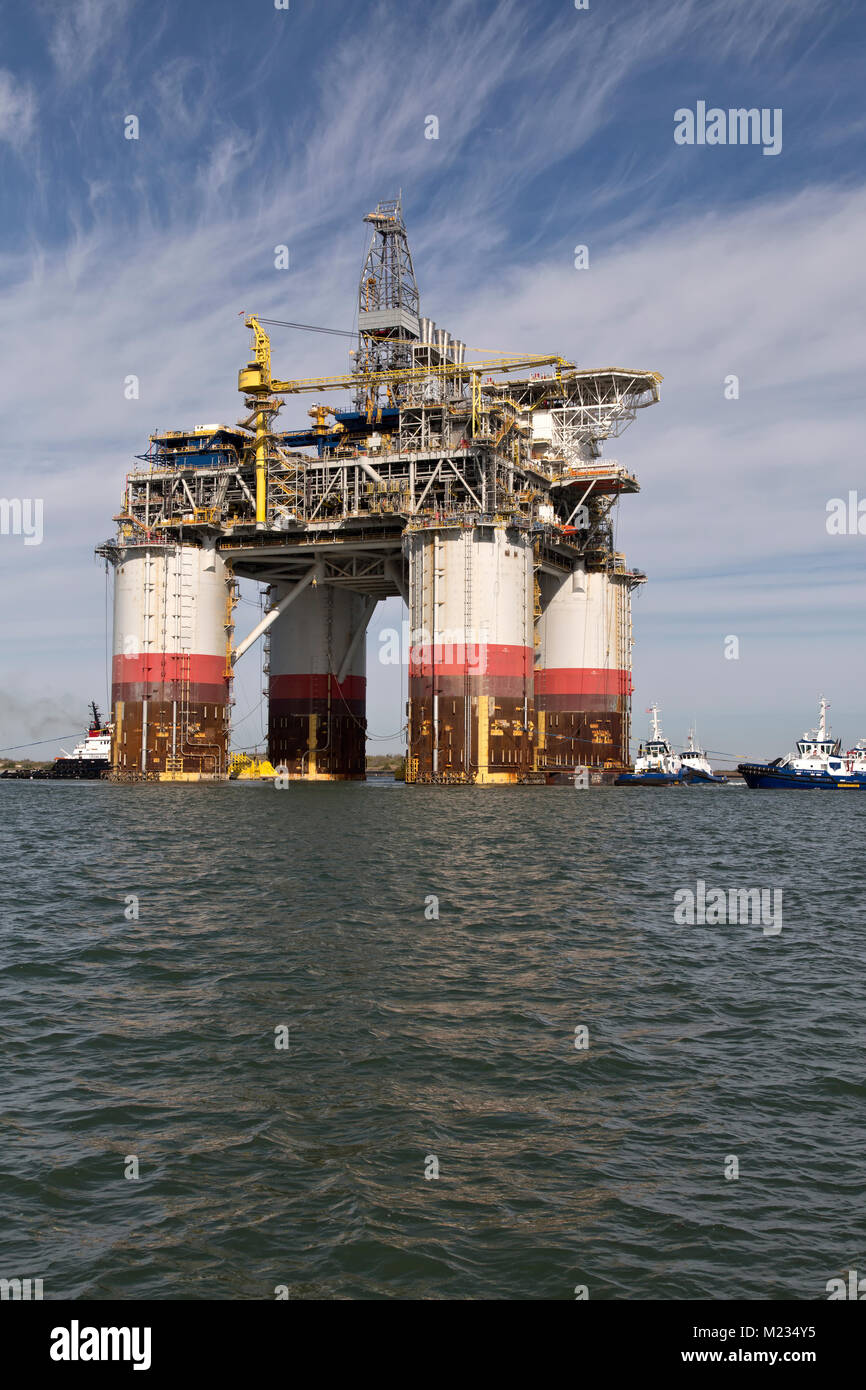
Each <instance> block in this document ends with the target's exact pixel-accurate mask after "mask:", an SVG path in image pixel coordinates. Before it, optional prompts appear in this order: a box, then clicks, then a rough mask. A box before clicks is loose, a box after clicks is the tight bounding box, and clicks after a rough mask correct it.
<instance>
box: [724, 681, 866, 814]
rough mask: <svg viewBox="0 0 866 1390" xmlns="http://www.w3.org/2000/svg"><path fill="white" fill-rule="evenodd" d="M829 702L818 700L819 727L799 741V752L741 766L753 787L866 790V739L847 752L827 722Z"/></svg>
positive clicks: (741, 770)
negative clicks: (834, 736)
mask: <svg viewBox="0 0 866 1390" xmlns="http://www.w3.org/2000/svg"><path fill="white" fill-rule="evenodd" d="M829 708H830V705H829V702H828V701H827V700H825V699H824V696H823V695H821V696H820V698H819V700H818V727H817V729H812V730H811V732H806V733H805V734H804V735H803V737H802V738H800V739H798V740H797V751H796V753H788V754H787V756H786V757H784V758H774V759H773V761H772V762H771V763H740V766H739V769H738V770H739V771H740V772H741V773H742V775H743V779H744V780H745V782H746V784H747V785H748V786H750V787H753V788H759V789H762V790H764V789H775V790H779V789H782V788H785V787H790V788H793V789H795V790H797V791H800V790H804V791H808V790H810V789H811V788H813V787H819V788H823V789H824V790H831V791H832V790H841V791H858V790H859V789H860V788H861V787H862V788H866V739H860V741H859V743H856V744H855V745H854V747H853V748H849V749H848V751H847V753H842V752H841V751H840V750H841V747H842V740H841V739H838V738H833V737H832V736H831V734H830V728H829V725H828V723H827V710H828V709H829Z"/></svg>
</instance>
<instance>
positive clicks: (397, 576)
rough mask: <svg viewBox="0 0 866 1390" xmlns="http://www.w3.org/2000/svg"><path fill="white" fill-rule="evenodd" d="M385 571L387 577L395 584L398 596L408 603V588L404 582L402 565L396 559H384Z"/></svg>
mask: <svg viewBox="0 0 866 1390" xmlns="http://www.w3.org/2000/svg"><path fill="white" fill-rule="evenodd" d="M385 573H386V574H387V576H388V578H389V579H391V580H392V581H393V583H394V584H395V585H396V586H397V588H398V589H399V590H400V597H401V598H402V600H403V602H404V603H408V602H409V588H408V585H407V584H406V581H405V579H404V578H403V566H402V565H401V564H400V563H399V562H398V561H397V560H386V561H385Z"/></svg>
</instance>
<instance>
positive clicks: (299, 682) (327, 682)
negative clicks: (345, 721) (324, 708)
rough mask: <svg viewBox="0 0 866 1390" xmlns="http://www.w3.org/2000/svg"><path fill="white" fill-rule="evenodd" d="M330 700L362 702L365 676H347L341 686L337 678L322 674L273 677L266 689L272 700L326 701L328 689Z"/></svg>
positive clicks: (365, 681) (365, 685) (365, 686)
mask: <svg viewBox="0 0 866 1390" xmlns="http://www.w3.org/2000/svg"><path fill="white" fill-rule="evenodd" d="M329 687H330V694H331V698H332V699H337V700H339V699H340V697H341V696H343V698H344V699H346V700H363V699H364V696H365V694H366V691H367V678H366V676H347V677H346V679H345V680H344V681H343V683H342V685H340V684H338V682H337V677H336V676H335V675H331V674H329V673H328V672H325V673H324V674H319V673H316V674H311V675H305V676H298V675H274V676H271V680H270V685H269V687H268V689H269V692H270V697H271V699H272V700H326V699H327V698H328V689H329Z"/></svg>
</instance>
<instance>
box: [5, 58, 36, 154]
mask: <svg viewBox="0 0 866 1390" xmlns="http://www.w3.org/2000/svg"><path fill="white" fill-rule="evenodd" d="M38 107H39V103H38V100H37V97H36V93H35V91H34V89H33V87H32V86H31V85H30V84H29V83H28V82H25V81H22V80H21V79H19V78H18V77H16V76H15V75H14V73H11V72H7V71H6V70H5V69H4V68H0V140H2V141H5V143H6V144H7V145H10V146H11V147H12V148H13V149H14V150H16V151H20V150H21V149H23V147H24V146H25V145H27V144H28V143H29V142H30V140H31V139H32V137H33V134H34V128H35V123H36V114H37V111H38Z"/></svg>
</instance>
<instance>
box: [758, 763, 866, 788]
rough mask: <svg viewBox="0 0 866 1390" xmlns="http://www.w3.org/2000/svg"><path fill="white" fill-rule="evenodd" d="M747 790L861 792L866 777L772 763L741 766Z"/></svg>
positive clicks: (856, 773)
mask: <svg viewBox="0 0 866 1390" xmlns="http://www.w3.org/2000/svg"><path fill="white" fill-rule="evenodd" d="M737 771H738V772H739V773H741V774H742V777H743V781H744V782H745V783H746V786H747V787H752V788H753V789H754V790H759V791H782V790H787V791H813V790H815V789H818V790H821V791H858V790H859V789H860V788H861V787H866V774H864V773H862V772H846V773H842V774H840V775H839V776H838V777H832V776H831V775H830V774H829V773H828V772H821V771H818V770H817V769H815V768H800V769H797V768H786V767H772V766H771V765H770V764H769V763H740V765H739V767H738V768H737Z"/></svg>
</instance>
